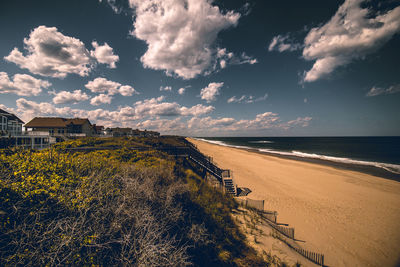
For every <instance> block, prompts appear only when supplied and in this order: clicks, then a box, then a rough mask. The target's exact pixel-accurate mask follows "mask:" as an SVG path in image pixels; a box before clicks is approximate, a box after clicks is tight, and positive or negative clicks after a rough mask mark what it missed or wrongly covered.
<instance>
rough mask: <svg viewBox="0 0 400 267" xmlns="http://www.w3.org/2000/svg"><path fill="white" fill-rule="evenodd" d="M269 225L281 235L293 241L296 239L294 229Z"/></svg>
mask: <svg viewBox="0 0 400 267" xmlns="http://www.w3.org/2000/svg"><path fill="white" fill-rule="evenodd" d="M269 225H271V227H272V228H274V229H275V230H277V231H278V232H279V233H281V234H283V235H285V236H287V237H289V238H291V239H294V228H292V227H285V226H280V225H277V224H275V223H270V224H269Z"/></svg>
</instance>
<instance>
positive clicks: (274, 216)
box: [263, 211, 278, 223]
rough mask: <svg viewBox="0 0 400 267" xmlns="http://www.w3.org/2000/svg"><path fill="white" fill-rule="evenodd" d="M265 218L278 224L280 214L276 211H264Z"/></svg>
mask: <svg viewBox="0 0 400 267" xmlns="http://www.w3.org/2000/svg"><path fill="white" fill-rule="evenodd" d="M263 217H264V218H266V219H267V220H269V221H271V222H273V223H277V220H278V212H276V211H264V212H263Z"/></svg>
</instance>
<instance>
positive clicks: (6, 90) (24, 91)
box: [0, 72, 51, 96]
mask: <svg viewBox="0 0 400 267" xmlns="http://www.w3.org/2000/svg"><path fill="white" fill-rule="evenodd" d="M50 86H51V83H50V82H48V81H44V80H40V79H36V78H34V77H32V76H30V75H27V74H15V75H14V77H13V79H12V80H10V79H9V77H8V74H7V73H6V72H0V94H16V95H19V96H32V95H35V96H36V95H39V94H40V93H41V92H42V89H45V88H48V87H50Z"/></svg>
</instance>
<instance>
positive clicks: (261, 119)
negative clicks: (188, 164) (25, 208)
mask: <svg viewBox="0 0 400 267" xmlns="http://www.w3.org/2000/svg"><path fill="white" fill-rule="evenodd" d="M311 120H312V118H311V117H299V118H297V119H296V120H291V121H288V122H283V121H281V119H280V118H279V116H278V114H276V113H273V112H265V113H260V114H257V115H256V116H255V118H253V119H247V120H244V119H243V120H237V119H234V118H229V117H228V118H212V117H209V116H208V117H202V118H200V117H193V118H191V119H190V120H189V121H188V123H187V126H188V129H187V131H188V132H190V133H191V134H198V135H209V134H210V133H213V134H232V133H235V134H238V133H240V134H251V133H256V132H260V131H265V130H275V131H287V130H289V129H291V128H295V127H307V126H308V125H309V123H310V121H311Z"/></svg>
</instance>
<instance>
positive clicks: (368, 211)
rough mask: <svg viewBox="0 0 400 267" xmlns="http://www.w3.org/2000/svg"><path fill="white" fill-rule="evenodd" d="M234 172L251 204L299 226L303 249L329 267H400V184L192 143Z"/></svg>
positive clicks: (238, 183) (197, 142)
mask: <svg viewBox="0 0 400 267" xmlns="http://www.w3.org/2000/svg"><path fill="white" fill-rule="evenodd" d="M188 140H189V141H190V142H192V143H193V144H195V145H197V147H198V148H199V149H200V151H201V152H203V153H204V154H206V155H209V156H211V157H213V159H214V161H215V162H216V163H217V164H218V165H219V166H220V167H221V168H224V169H231V170H232V171H233V175H234V179H235V183H236V184H237V185H238V186H239V187H248V188H250V189H251V190H252V193H250V195H249V196H248V197H249V198H251V199H264V200H265V209H268V210H276V211H278V213H279V216H278V221H279V222H283V223H288V224H290V226H292V227H295V237H296V239H299V240H302V241H305V242H304V243H301V246H302V247H304V248H306V249H309V250H312V251H315V252H319V253H323V254H325V263H326V264H327V265H328V266H397V264H399V263H400V262H399V260H400V182H397V181H393V180H388V179H384V178H380V177H375V176H372V175H369V174H364V173H360V172H355V171H349V170H342V169H337V168H334V167H330V166H324V165H319V164H315V163H308V162H302V161H296V160H291V159H283V158H279V157H274V156H269V155H263V154H260V153H255V152H250V151H246V150H243V149H237V148H231V147H224V146H219V145H214V144H210V143H207V142H203V141H199V140H197V139H190V138H189V139H188Z"/></svg>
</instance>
